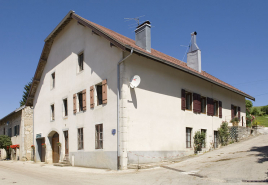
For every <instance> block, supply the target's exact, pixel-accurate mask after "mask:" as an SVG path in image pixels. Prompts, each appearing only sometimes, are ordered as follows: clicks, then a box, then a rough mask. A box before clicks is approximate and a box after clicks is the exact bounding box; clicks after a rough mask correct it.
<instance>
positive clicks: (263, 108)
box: [261, 105, 268, 114]
mask: <svg viewBox="0 0 268 185" xmlns="http://www.w3.org/2000/svg"><path fill="white" fill-rule="evenodd" d="M261 111H262V112H264V114H268V105H266V106H263V107H262V108H261Z"/></svg>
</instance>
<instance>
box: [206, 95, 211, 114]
mask: <svg viewBox="0 0 268 185" xmlns="http://www.w3.org/2000/svg"><path fill="white" fill-rule="evenodd" d="M207 115H208V116H210V98H209V97H207Z"/></svg>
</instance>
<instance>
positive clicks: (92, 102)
mask: <svg viewBox="0 0 268 185" xmlns="http://www.w3.org/2000/svg"><path fill="white" fill-rule="evenodd" d="M90 108H94V85H93V86H91V87H90Z"/></svg>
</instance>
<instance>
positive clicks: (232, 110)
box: [231, 105, 234, 119]
mask: <svg viewBox="0 0 268 185" xmlns="http://www.w3.org/2000/svg"><path fill="white" fill-rule="evenodd" d="M231 119H234V106H233V105H231Z"/></svg>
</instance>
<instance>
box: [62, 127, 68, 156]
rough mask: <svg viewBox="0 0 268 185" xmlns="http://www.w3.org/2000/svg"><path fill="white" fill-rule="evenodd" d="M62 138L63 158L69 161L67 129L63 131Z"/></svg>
mask: <svg viewBox="0 0 268 185" xmlns="http://www.w3.org/2000/svg"><path fill="white" fill-rule="evenodd" d="M63 133H64V139H65V160H67V161H69V135H68V130H67V131H64V132H63Z"/></svg>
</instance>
